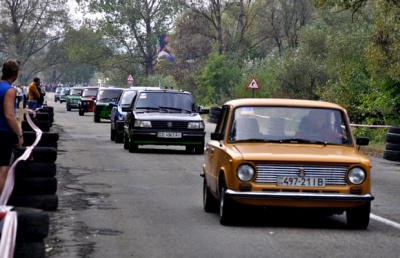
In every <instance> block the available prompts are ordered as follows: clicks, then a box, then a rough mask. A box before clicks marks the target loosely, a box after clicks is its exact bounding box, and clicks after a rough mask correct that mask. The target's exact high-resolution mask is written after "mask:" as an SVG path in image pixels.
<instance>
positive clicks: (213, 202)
mask: <svg viewBox="0 0 400 258" xmlns="http://www.w3.org/2000/svg"><path fill="white" fill-rule="evenodd" d="M218 207H219V205H218V200H217V199H216V198H214V196H213V195H212V194H211V192H210V190H209V189H208V186H207V182H206V179H205V178H204V181H203V208H204V211H205V212H209V213H216V212H217V211H218Z"/></svg>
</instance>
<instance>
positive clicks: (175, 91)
mask: <svg viewBox="0 0 400 258" xmlns="http://www.w3.org/2000/svg"><path fill="white" fill-rule="evenodd" d="M140 92H160V93H164V92H165V93H184V94H190V92H188V91H183V90H173V89H160V88H158V87H155V88H153V89H146V90H141V91H140ZM190 95H191V94H190Z"/></svg>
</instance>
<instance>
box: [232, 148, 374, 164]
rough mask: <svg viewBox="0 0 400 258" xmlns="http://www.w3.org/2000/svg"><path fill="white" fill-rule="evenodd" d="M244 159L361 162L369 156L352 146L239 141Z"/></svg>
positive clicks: (239, 151) (240, 151) (239, 150)
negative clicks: (244, 142)
mask: <svg viewBox="0 0 400 258" xmlns="http://www.w3.org/2000/svg"><path fill="white" fill-rule="evenodd" d="M233 149H235V150H236V151H237V152H238V154H240V155H241V156H242V158H243V159H244V160H263V161H277V162H280V161H285V162H317V163H337V162H338V161H340V162H341V163H361V162H366V161H367V162H368V160H369V159H368V158H367V157H366V156H365V155H363V154H361V153H360V152H358V151H357V150H356V149H355V148H353V147H352V146H348V147H344V146H343V145H326V146H325V145H323V144H321V145H317V144H275V143H273V144H271V143H262V144H259V143H251V144H249V143H246V144H243V143H237V144H234V148H233Z"/></svg>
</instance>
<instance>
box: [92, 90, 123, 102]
mask: <svg viewBox="0 0 400 258" xmlns="http://www.w3.org/2000/svg"><path fill="white" fill-rule="evenodd" d="M120 92H121V90H99V92H98V93H97V100H105V101H107V100H108V101H112V100H116V99H117V98H118V95H119V93H120Z"/></svg>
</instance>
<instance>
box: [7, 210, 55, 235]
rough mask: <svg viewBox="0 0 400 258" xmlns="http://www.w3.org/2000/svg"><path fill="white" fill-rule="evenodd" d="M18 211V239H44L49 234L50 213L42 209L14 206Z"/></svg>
mask: <svg viewBox="0 0 400 258" xmlns="http://www.w3.org/2000/svg"><path fill="white" fill-rule="evenodd" d="M12 210H13V211H15V212H16V213H17V220H18V222H17V223H18V225H17V241H20V240H22V241H36V240H43V239H44V238H46V237H47V236H48V234H49V226H50V218H49V214H48V213H47V212H45V211H42V210H40V209H33V208H24V207H14V208H13V209H12Z"/></svg>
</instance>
